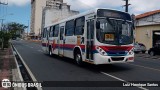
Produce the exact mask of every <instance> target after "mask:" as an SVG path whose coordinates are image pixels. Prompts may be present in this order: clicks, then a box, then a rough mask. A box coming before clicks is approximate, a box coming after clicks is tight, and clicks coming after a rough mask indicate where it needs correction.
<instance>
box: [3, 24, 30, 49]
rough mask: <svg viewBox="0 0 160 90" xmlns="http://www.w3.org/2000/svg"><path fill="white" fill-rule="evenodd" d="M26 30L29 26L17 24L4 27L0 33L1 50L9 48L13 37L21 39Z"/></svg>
mask: <svg viewBox="0 0 160 90" xmlns="http://www.w3.org/2000/svg"><path fill="white" fill-rule="evenodd" d="M26 28H27V26H25V25H23V24H20V23H16V22H12V23H8V24H5V25H3V28H2V31H0V46H1V48H2V49H4V47H8V41H9V39H11V38H13V37H14V38H16V37H21V34H22V33H23V32H24V30H25V29H26Z"/></svg>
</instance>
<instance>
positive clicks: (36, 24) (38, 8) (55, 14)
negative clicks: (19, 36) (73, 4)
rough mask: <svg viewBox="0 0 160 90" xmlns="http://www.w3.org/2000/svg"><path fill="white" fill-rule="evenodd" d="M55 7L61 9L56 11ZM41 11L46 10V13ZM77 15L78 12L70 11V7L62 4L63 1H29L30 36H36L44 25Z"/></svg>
mask: <svg viewBox="0 0 160 90" xmlns="http://www.w3.org/2000/svg"><path fill="white" fill-rule="evenodd" d="M57 6H58V7H59V6H61V8H60V9H58V8H57ZM46 9H47V10H46ZM43 10H46V12H47V13H44V11H43ZM42 12H43V13H42ZM78 13H79V12H78V11H73V10H70V5H67V4H66V3H63V0H31V25H30V26H31V28H30V29H31V32H30V34H32V35H33V36H38V35H40V33H41V30H42V29H41V28H42V27H43V26H44V23H47V24H50V23H51V22H55V21H56V20H61V19H64V18H66V17H69V16H72V15H75V14H78ZM42 14H43V17H42ZM42 18H43V19H44V20H43V21H42Z"/></svg>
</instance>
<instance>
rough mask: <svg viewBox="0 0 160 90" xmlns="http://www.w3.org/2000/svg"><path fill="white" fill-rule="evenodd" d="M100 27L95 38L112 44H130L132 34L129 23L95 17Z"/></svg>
mask: <svg viewBox="0 0 160 90" xmlns="http://www.w3.org/2000/svg"><path fill="white" fill-rule="evenodd" d="M97 20H98V21H99V22H100V29H97V40H98V41H99V42H101V43H105V44H112V45H127V44H132V42H133V35H132V29H131V28H132V27H131V23H130V22H127V21H123V20H115V19H104V18H103V19H97Z"/></svg>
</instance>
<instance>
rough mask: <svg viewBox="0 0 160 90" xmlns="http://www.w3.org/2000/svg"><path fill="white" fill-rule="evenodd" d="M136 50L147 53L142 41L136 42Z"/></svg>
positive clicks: (136, 51)
mask: <svg viewBox="0 0 160 90" xmlns="http://www.w3.org/2000/svg"><path fill="white" fill-rule="evenodd" d="M134 52H135V53H140V52H142V53H145V52H146V46H145V45H144V44H142V43H134Z"/></svg>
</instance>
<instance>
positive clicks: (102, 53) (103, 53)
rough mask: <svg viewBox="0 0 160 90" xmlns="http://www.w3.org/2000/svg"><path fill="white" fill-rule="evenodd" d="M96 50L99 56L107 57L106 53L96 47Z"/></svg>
mask: <svg viewBox="0 0 160 90" xmlns="http://www.w3.org/2000/svg"><path fill="white" fill-rule="evenodd" d="M96 50H97V51H98V52H99V53H100V54H101V55H104V56H107V53H106V52H105V51H104V50H103V49H102V48H100V47H98V46H96Z"/></svg>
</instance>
